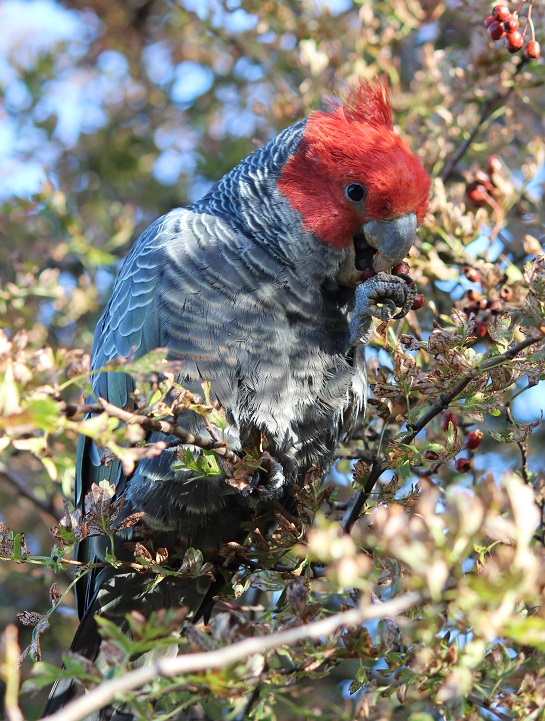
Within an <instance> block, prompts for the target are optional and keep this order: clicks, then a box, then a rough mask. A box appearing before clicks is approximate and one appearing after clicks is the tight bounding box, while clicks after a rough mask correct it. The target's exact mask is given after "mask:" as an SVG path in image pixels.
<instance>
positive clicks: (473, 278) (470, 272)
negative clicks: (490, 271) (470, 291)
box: [462, 265, 481, 283]
mask: <svg viewBox="0 0 545 721" xmlns="http://www.w3.org/2000/svg"><path fill="white" fill-rule="evenodd" d="M462 273H463V274H464V275H465V277H466V278H467V279H468V280H469V281H470V282H471V283H478V282H479V279H480V277H481V276H480V275H479V271H478V270H477V269H476V268H472V267H471V266H470V265H464V267H463V268H462Z"/></svg>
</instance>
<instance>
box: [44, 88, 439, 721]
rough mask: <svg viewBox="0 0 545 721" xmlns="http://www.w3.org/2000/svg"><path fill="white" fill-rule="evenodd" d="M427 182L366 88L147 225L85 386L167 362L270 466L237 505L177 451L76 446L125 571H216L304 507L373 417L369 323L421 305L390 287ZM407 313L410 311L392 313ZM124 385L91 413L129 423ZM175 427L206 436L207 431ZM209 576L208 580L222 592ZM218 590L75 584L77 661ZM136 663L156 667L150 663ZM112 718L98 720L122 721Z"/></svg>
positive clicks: (55, 698) (83, 485)
mask: <svg viewBox="0 0 545 721" xmlns="http://www.w3.org/2000/svg"><path fill="white" fill-rule="evenodd" d="M430 184H431V181H430V177H429V175H428V173H427V172H426V171H425V169H424V167H423V165H422V162H421V161H420V159H419V158H418V157H417V156H416V155H415V154H414V153H413V152H412V151H411V149H410V147H409V144H408V142H407V141H406V140H405V139H404V138H402V137H400V136H399V135H398V134H397V133H396V132H395V131H394V127H393V117H392V110H391V105H390V101H389V94H388V88H387V85H386V83H385V82H384V81H382V80H379V79H377V80H374V81H359V82H357V83H355V84H354V85H352V86H350V87H349V88H348V89H347V90H346V92H345V93H344V95H343V96H342V97H341V98H339V99H338V100H337V101H336V102H335V103H334V104H333V105H332V106H331V107H329V108H327V109H325V110H316V111H314V112H312V113H310V115H309V116H308V117H306V118H304V119H302V120H300V121H298V122H296V123H295V124H293V125H291V126H290V127H288V128H286V129H284V130H282V131H281V132H280V133H279V134H278V135H276V136H275V137H274V138H272V140H270V141H269V142H268V143H267V144H265V145H264V146H263V147H261V148H258V149H256V150H255V151H254V152H253V153H252V154H251V155H249V156H248V157H247V158H245V159H243V160H242V161H241V162H240V163H239V164H238V165H237V166H236V167H235V168H233V169H232V170H231V171H230V172H228V173H227V174H226V175H225V176H223V177H222V178H221V179H220V180H219V181H218V182H217V183H216V184H215V185H213V186H212V187H211V188H210V189H209V190H208V192H206V194H205V195H204V196H203V197H202V198H201V199H200V200H198V201H196V202H194V203H193V204H191V205H188V206H186V207H183V208H176V209H173V210H171V211H170V212H168V213H167V214H166V215H164V216H163V217H161V218H159V219H158V220H156V221H155V222H154V223H152V224H151V225H150V226H149V228H148V229H147V230H145V231H144V232H143V233H142V235H141V236H140V237H139V238H138V239H137V240H136V242H135V243H134V245H133V247H132V249H131V250H130V252H129V254H128V256H127V258H126V260H125V262H124V264H123V265H122V268H121V270H120V272H119V274H118V277H117V279H116V281H115V284H114V287H113V290H112V292H111V296H110V298H109V301H108V303H107V305H106V308H105V310H104V312H103V314H102V317H101V319H100V321H99V322H98V325H97V328H96V332H95V336H94V344H93V351H92V368H93V369H95V370H98V369H101V368H103V367H104V366H105V364H106V363H108V362H110V361H113V360H114V359H116V358H119V357H121V358H128V357H131V358H139V357H141V356H143V355H144V354H146V353H148V352H150V351H152V350H154V349H156V348H166V349H168V359H169V360H170V361H172V362H176V363H178V366H177V368H178V370H177V375H176V381H177V382H178V383H179V384H181V386H183V388H184V389H187V390H188V391H189V392H191V393H199V392H200V391H201V389H202V383H203V382H210V384H211V385H210V388H211V390H210V402H211V403H213V404H215V405H216V407H217V408H218V409H220V411H221V413H223V415H224V418H225V427H224V428H222V429H218V433H220V434H223V435H222V437H224V438H225V439H226V441H227V443H228V445H229V447H230V448H231V449H232V450H233V451H234V452H235V453H237V454H239V455H240V454H242V453H243V449H245V448H248V447H255V446H256V445H259V447H260V450H261V451H262V452H266V453H267V454H269V457H270V458H271V459H272V461H271V463H270V466H269V468H268V470H267V469H265V471H264V470H263V469H262V470H261V471H259V472H257V474H256V478H255V482H254V483H252V484H250V485H249V486H246V487H245V488H244V489H237V488H236V487H233V485H232V484H230V483H228V482H226V474H225V473H219V474H217V475H215V476H209V477H207V478H204V479H203V478H202V477H199V474H198V473H195V472H190V471H188V470H187V469H185V470H184V469H183V468H182V469H180V464H179V463H175V462H174V461H176V460H179V459H178V456H177V454H176V452H174V451H173V446H175V443H176V438H174V437H172V436H167V437H165V435H164V434H162V433H160V432H158V431H151V432H149V433H148V435H147V440H148V441H149V442H150V443H153V442H156V441H158V440H161V439H162V440H165V441H166V442H167V448H165V450H164V452H162V453H161V454H159V455H156V456H155V457H151V458H143V459H141V460H139V461H138V463H137V464H136V466H135V468H134V470H133V471H132V472H131V473H125V472H124V470H123V467H122V465H121V464H120V463H119V461H115V460H114V461H110V462H109V463H107V464H106V463H104V459H103V452H102V450H101V449H100V448H99V447H98V446H97V445H96V443H95V442H94V441H93V440H92V439H91V438H89V437H85V436H81V437H80V440H79V444H78V452H77V460H76V506H78V507H79V508H82V507H83V503H84V499H85V496H86V494H87V493H88V492H89V490H90V489H91V488H92V487H93V484H99V483H100V482H101V481H104V480H107V481H109V482H110V483H111V484H115V493H116V497H117V498H119V497H121V496H123V498H124V507H123V509H124V510H123V514H124V516H125V517H127V516H129V515H130V514H135V513H143V514H144V515H142V516H141V518H140V519H139V520H138V523H136V524H135V525H133V526H131V527H130V528H126V529H124V530H123V531H120V532H119V533H118V534H116V541H115V543H116V546H115V548H116V555H117V556H118V558H121V559H129V560H130V558H131V556H130V553H129V551H127V550H126V547H127V543H128V542H129V541H130V540H131V539H134V538H135V537H136V535H135V534H137V533H138V532H146V533H148V534H149V535H150V536H152V537H153V538H154V543H155V547H159V546H160V547H164V548H166V549H167V550H168V552H169V554H170V558H171V559H172V563H173V564H175V563H178V564H179V563H180V558H182V557H183V553H184V551H185V550H186V549H189V548H192V549H198V551H199V552H200V553H201V554H202V558H203V559H204V560H205V561H207V562H210V563H212V564H214V563H217V564H218V566H219V565H220V563H219V561H221V563H223V562H224V560H225V559H224V558H221V559H219V560H218V550H219V549H220V548H221V546H222V545H223V544H225V543H228V542H233V541H239V542H240V541H243V540H244V537H245V535H246V534H247V528H248V523H249V522H250V521H252V520H254V519H255V518H256V517H257V516H258V515H259V514H263V513H264V511H265V510H266V508H267V506H268V505H271V504H273V503H274V502H280V503H282V504H284V506H285V507H290V504H291V505H293V489H294V488H296V487H298V486H301V485H302V484H303V483H304V480H305V477H306V475H307V473H308V472H309V469H311V468H313V467H315V468H318V469H319V472H320V474H321V475H322V476H323V474H324V473H325V472H326V471H327V470H328V469H329V467H330V466H331V464H332V461H333V458H334V450H335V446H336V444H337V441H338V440H339V438H340V437H348V436H349V434H350V432H351V428H353V426H354V423H355V422H356V421H357V420H358V419H359V418H361V417H362V415H363V414H364V412H365V407H366V397H367V376H366V368H365V357H364V351H365V345H366V344H367V342H368V341H369V338H370V334H371V330H372V318H373V317H377V318H381V319H383V320H389V319H391V318H392V317H394V315H396V316H397V317H401V316H403V315H405V314H406V313H407V312H408V310H409V308H410V305H411V302H412V300H413V298H414V289H413V288H412V287H411V286H410V284H408V283H406V282H405V280H404V279H403V278H402V277H398V276H395V275H392V274H390V273H388V271H389V270H391V268H392V267H393V266H395V265H396V264H397V263H399V262H400V261H402V260H403V259H404V258H406V256H407V254H408V252H409V250H410V248H411V246H412V245H413V243H414V241H415V238H416V232H417V228H418V226H420V225H421V224H422V223H423V221H424V218H425V216H426V213H427V210H428V203H429V194H430ZM398 309H400V310H399V311H398ZM134 391H135V381H134V380H133V378H131V376H130V375H129V374H124V373H119V372H115V373H114V372H105V371H103V372H97V373H96V374H95V376H94V380H93V397H94V398H103V399H106V400H107V401H108V402H109V403H111V404H114V405H115V406H117V407H119V408H130V407H131V403H132V402H133V400H132V399H133V394H134ZM177 421H178V422H179V423H180V424H181V425H182V426H184V428H186V429H187V430H188V431H189V432H190V433H194V434H203V433H204V434H205V435H206V431H205V428H204V425H203V420H202V417H201V416H199V415H198V414H194V413H193V414H191V413H190V412H189V411H184V412H183V413H182V415H181V416H180V417H179V418H177ZM108 544H109V539H108V538H106V537H105V536H95V537H88V538H85V539H84V540H82V541H81V543H80V544H79V547H78V551H77V558H78V560H79V561H81V562H82V563H88V562H89V561H92V562H95V563H99V564H100V562H101V561H104V559H105V558H106V557H107V553H108V550H109V545H108ZM212 576H214V574H212ZM212 576H202V577H197V578H182V579H180V578H177V577H176V576H172V577H170V576H168V575H167V576H165V578H163V580H162V581H161V582H160V583H157V584H155V585H153V584H150V583H149V577H148V576H146V575H145V574H142V573H137V572H135V571H132V570H131V569H127V568H126V567H122V568H114V567H113V566H108V565H105V567H102V568H100V567H95V568H93V569H92V570H91V571H89V572H88V573H87V574H86V575H85V576H83V577H82V578H81V579H80V580H78V582H77V585H76V600H77V606H78V612H79V617H80V625H79V628H78V630H77V632H76V635H75V638H74V641H73V643H72V647H71V648H72V650H73V651H74V652H77V653H79V654H81V655H83V656H85V657H86V658H88V659H89V660H91V661H93V662H95V663H96V664H97V665H98V666H99V667H100V666H101V664H102V663H103V660H102V658H101V652H100V643H101V637H100V634H99V633H98V627H97V623H96V620H95V615H96V614H98V615H100V616H103V617H105V618H106V619H109V620H110V621H114V622H115V623H116V625H117V626H118V627H120V628H122V629H123V630H125V632H127V633H128V632H129V630H128V623H127V620H126V617H127V614H129V613H131V612H135V611H137V612H140V613H141V614H144V615H145V616H148V615H149V614H150V613H151V612H152V611H154V610H157V609H161V608H176V609H180V608H184V609H185V610H186V612H187V613H186V623H187V622H191V621H193V622H195V621H196V620H197V619H199V618H201V617H204V618H207V617H208V615H209V613H210V611H211V608H212V605H213V602H214V595H215V594H216V593H217V591H218V584H219V585H220V586H221V579H220V580H218V576H221V572H220V573H219V574H216V575H215V576H214V577H215V579H216V580H213V577H212ZM137 662H138V663H146V659H145V658H142V659H139V660H138V661H137ZM77 690H78V686H77V685H76V684H75V682H74V680H73V679H63V680H61V681H59V682H58V683H57V684H56V686H55V687H54V688H53V690H52V692H51V695H50V698H49V700H48V702H47V704H46V707H45V709H44V711H43V716H46V715H48V714H51V713H53V712H54V711H56V710H58V709H60V708H62V707H63V706H64V705H65V704H67V703H68V702H69V701H70V700H71V699H72V698H73V697H74V696H75V695H76V693H77ZM132 718H133V716H132V715H131V713H130V711H129V710H128V709H127V707H126V706H123V705H122V704H118V705H117V706H110V707H108V708H106V709H102V710H101V711H99V712H96V713H95V714H93V715H90V716H89V719H90V720H92V721H105V720H106V719H113V720H115V721H121V720H122V721H128V720H129V719H132Z"/></svg>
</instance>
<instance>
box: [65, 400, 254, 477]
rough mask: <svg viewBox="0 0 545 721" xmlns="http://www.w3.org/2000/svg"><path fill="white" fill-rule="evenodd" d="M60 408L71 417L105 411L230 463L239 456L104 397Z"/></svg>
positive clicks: (211, 440)
mask: <svg viewBox="0 0 545 721" xmlns="http://www.w3.org/2000/svg"><path fill="white" fill-rule="evenodd" d="M61 406H62V409H63V411H64V413H66V415H67V416H68V417H69V418H71V417H72V416H75V415H83V414H86V413H102V412H103V411H105V412H106V413H107V414H108V415H109V416H112V417H113V418H118V419H119V420H120V421H123V422H124V423H136V424H137V425H139V426H142V428H145V429H146V430H147V431H155V432H157V433H164V434H165V435H167V436H175V437H176V438H178V439H179V441H180V443H183V444H186V445H192V446H197V447H198V448H202V449H203V450H205V451H212V453H214V454H215V455H216V456H219V457H220V458H222V459H223V460H226V461H230V462H231V463H238V462H239V461H240V458H239V457H238V456H237V454H236V453H235V452H234V451H232V450H230V449H229V448H228V447H227V446H226V445H225V444H224V443H222V442H221V441H218V440H216V439H213V438H204V437H203V436H197V435H195V434H193V433H190V432H189V431H186V430H185V429H184V428H182V427H181V426H179V425H178V424H177V423H172V422H171V421H165V420H162V421H158V420H156V419H154V418H148V416H144V415H141V414H138V413H131V412H130V411H126V410H124V409H123V408H119V406H116V405H114V404H113V403H109V402H108V401H107V400H106V399H105V398H99V399H98V403H84V404H81V405H74V404H70V403H64V402H63V403H62V404H61Z"/></svg>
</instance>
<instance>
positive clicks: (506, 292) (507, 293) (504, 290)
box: [500, 285, 513, 301]
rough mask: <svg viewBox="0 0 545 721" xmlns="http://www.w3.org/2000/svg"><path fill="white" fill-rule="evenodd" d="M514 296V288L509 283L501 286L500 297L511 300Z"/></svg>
mask: <svg viewBox="0 0 545 721" xmlns="http://www.w3.org/2000/svg"><path fill="white" fill-rule="evenodd" d="M512 297H513V289H512V288H510V287H509V286H508V285H502V287H501V288H500V298H501V299H502V300H506V301H509V300H511V298H512Z"/></svg>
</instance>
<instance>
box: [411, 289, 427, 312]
mask: <svg viewBox="0 0 545 721" xmlns="http://www.w3.org/2000/svg"><path fill="white" fill-rule="evenodd" d="M425 304H426V299H425V298H424V296H423V295H422V293H417V294H416V295H415V296H414V300H413V304H412V305H411V310H420V308H423V307H424V306H425Z"/></svg>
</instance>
